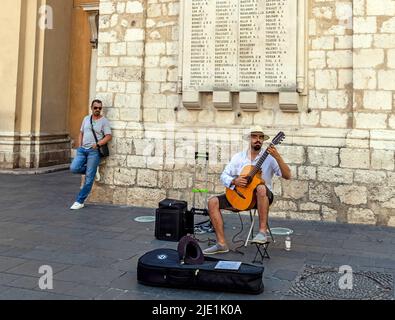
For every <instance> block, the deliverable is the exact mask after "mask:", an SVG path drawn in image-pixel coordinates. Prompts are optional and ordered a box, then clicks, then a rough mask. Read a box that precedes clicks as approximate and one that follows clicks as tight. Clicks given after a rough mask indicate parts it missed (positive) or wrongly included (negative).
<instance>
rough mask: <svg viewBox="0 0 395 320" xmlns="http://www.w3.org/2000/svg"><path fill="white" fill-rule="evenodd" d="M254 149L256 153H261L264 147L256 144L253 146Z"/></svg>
mask: <svg viewBox="0 0 395 320" xmlns="http://www.w3.org/2000/svg"><path fill="white" fill-rule="evenodd" d="M253 148H254V150H255V151H260V150H261V149H262V145H260V144H255V145H254V146H253Z"/></svg>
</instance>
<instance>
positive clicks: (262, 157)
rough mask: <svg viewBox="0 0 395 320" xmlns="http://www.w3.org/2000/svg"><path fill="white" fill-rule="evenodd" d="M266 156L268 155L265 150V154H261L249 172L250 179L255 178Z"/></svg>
mask: <svg viewBox="0 0 395 320" xmlns="http://www.w3.org/2000/svg"><path fill="white" fill-rule="evenodd" d="M268 155H269V153H268V152H267V149H266V150H265V152H264V153H263V155H262V156H261V157H260V158H259V160H258V162H257V163H256V165H255V166H254V169H253V170H252V171H251V173H250V176H251V177H253V176H255V175H256V174H257V173H258V171H259V170H260V169H261V166H262V164H263V162H264V161H265V160H266V158H267V156H268Z"/></svg>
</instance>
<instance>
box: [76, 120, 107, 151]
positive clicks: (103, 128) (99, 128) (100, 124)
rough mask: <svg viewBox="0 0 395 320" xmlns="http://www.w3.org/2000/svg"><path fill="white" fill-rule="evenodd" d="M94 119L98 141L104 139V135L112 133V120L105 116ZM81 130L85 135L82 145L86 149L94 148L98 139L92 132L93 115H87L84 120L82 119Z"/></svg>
mask: <svg viewBox="0 0 395 320" xmlns="http://www.w3.org/2000/svg"><path fill="white" fill-rule="evenodd" d="M92 121H93V128H94V130H95V133H96V137H97V140H98V141H100V140H102V139H103V138H104V136H106V135H109V134H111V126H110V122H109V121H108V120H107V119H106V118H105V117H101V118H100V119H99V120H94V119H92ZM81 132H82V133H83V135H84V137H83V140H82V147H83V148H85V149H90V148H92V147H93V146H94V145H95V144H96V140H95V137H94V136H93V132H92V126H91V116H86V117H85V118H84V121H82V125H81Z"/></svg>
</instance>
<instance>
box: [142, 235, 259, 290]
mask: <svg viewBox="0 0 395 320" xmlns="http://www.w3.org/2000/svg"><path fill="white" fill-rule="evenodd" d="M186 238H189V237H186ZM191 239H192V238H189V239H187V240H186V241H185V239H181V241H180V243H179V246H178V250H173V249H165V248H163V249H156V250H153V251H150V252H148V253H146V254H144V255H143V256H142V257H140V259H139V261H138V266H137V280H138V282H139V283H141V284H143V285H149V286H161V287H172V288H181V289H200V290H213V291H222V292H237V293H249V294H260V293H262V292H263V289H264V285H263V280H262V277H263V271H264V268H263V267H258V266H254V265H250V264H246V263H242V264H241V265H240V267H239V268H238V270H229V269H216V268H215V267H216V266H217V263H218V262H219V261H227V260H223V259H221V260H220V259H216V258H211V257H204V256H203V253H202V252H201V249H200V247H199V245H198V244H197V242H196V243H195V242H194V241H196V240H191ZM183 240H184V242H183ZM185 248H186V249H185Z"/></svg>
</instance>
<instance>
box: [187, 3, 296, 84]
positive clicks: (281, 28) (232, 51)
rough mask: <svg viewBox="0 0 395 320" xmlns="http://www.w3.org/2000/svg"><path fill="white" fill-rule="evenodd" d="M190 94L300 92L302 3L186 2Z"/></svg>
mask: <svg viewBox="0 0 395 320" xmlns="http://www.w3.org/2000/svg"><path fill="white" fill-rule="evenodd" d="M184 12H185V13H184V53H183V54H184V56H183V90H184V91H234V92H239V91H256V92H278V91H279V90H280V89H295V90H296V63H297V1H296V0H185V10H184Z"/></svg>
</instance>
